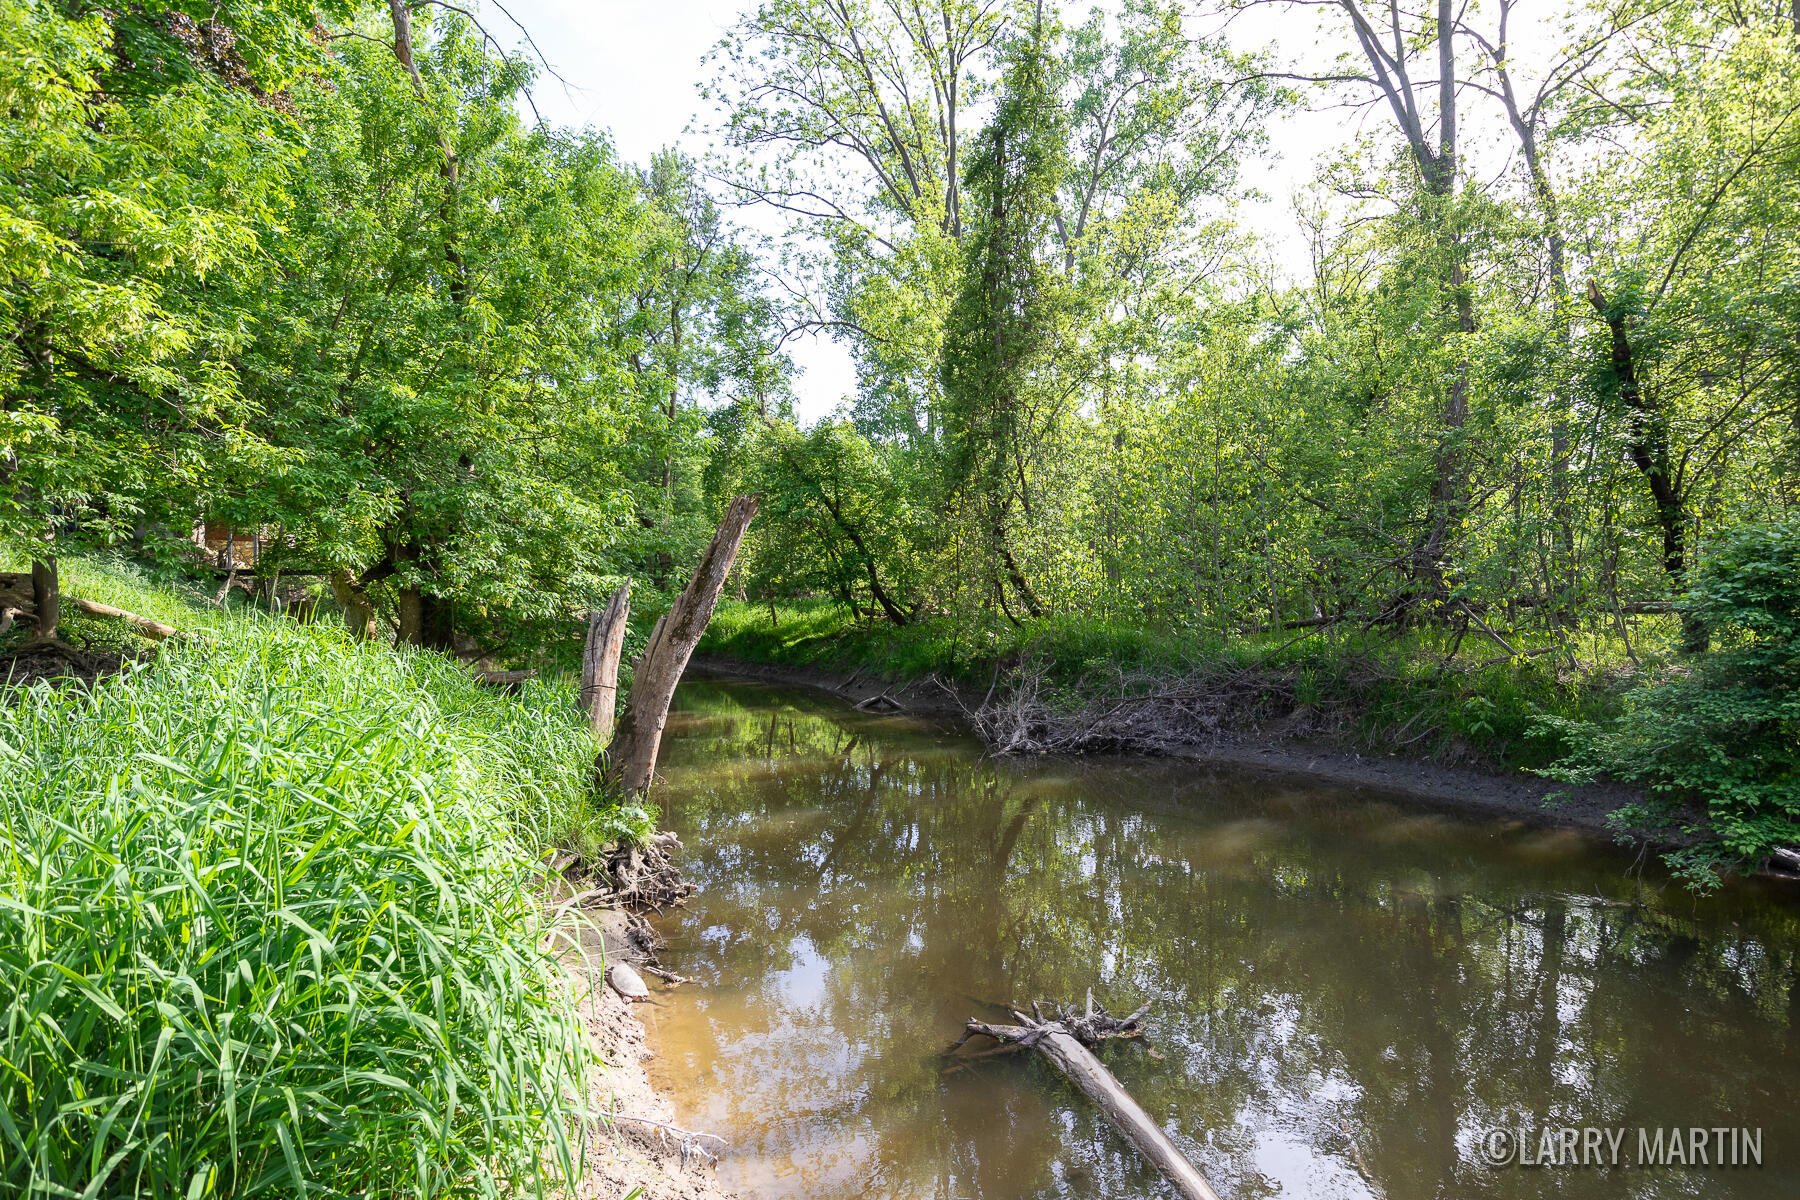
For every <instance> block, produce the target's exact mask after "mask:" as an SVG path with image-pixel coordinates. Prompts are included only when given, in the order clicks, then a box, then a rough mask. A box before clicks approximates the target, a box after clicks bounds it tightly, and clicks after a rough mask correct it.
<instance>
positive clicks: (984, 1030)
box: [951, 990, 1219, 1200]
mask: <svg viewBox="0 0 1800 1200" xmlns="http://www.w3.org/2000/svg"><path fill="white" fill-rule="evenodd" d="M1032 1011H1033V1013H1034V1015H1033V1016H1030V1017H1028V1016H1026V1015H1025V1014H1024V1013H1019V1012H1015V1013H1013V1016H1014V1018H1016V1019H1017V1020H1018V1022H1019V1023H1018V1024H1017V1025H996V1024H991V1023H989V1022H986V1021H978V1020H976V1019H974V1018H973V1017H971V1018H970V1019H969V1024H968V1028H967V1031H966V1032H965V1033H964V1034H963V1036H962V1039H961V1041H958V1042H957V1043H956V1044H955V1045H953V1046H952V1047H951V1050H952V1051H953V1052H954V1051H955V1050H956V1049H958V1048H959V1047H961V1046H962V1045H963V1044H964V1043H966V1042H967V1041H968V1040H969V1039H970V1038H971V1037H976V1036H980V1037H988V1038H993V1039H994V1040H995V1041H998V1042H1000V1043H1002V1044H1004V1045H1016V1046H1019V1047H1021V1048H1029V1049H1033V1050H1036V1051H1037V1052H1038V1053H1039V1054H1042V1055H1043V1056H1044V1058H1045V1059H1046V1060H1047V1061H1048V1062H1049V1063H1050V1065H1051V1066H1053V1067H1055V1068H1056V1069H1057V1070H1058V1071H1060V1072H1062V1074H1063V1075H1064V1076H1065V1077H1066V1078H1067V1079H1068V1080H1069V1082H1070V1083H1072V1084H1074V1085H1075V1086H1076V1087H1077V1088H1079V1089H1080V1090H1081V1092H1082V1093H1083V1094H1084V1095H1086V1096H1087V1097H1088V1099H1090V1100H1092V1101H1093V1102H1094V1104H1095V1105H1096V1106H1097V1107H1098V1108H1099V1109H1100V1111H1101V1113H1102V1114H1104V1115H1105V1117H1106V1119H1107V1120H1108V1121H1110V1122H1111V1123H1112V1125H1113V1127H1114V1128H1115V1129H1117V1130H1118V1131H1119V1132H1120V1133H1121V1134H1123V1135H1124V1137H1125V1140H1126V1141H1128V1142H1130V1143H1131V1145H1132V1148H1133V1149H1135V1150H1136V1151H1137V1152H1138V1153H1139V1154H1140V1155H1142V1156H1143V1158H1144V1160H1145V1161H1146V1162H1148V1163H1149V1164H1150V1165H1151V1166H1153V1167H1155V1168H1156V1169H1157V1170H1158V1171H1160V1172H1162V1174H1163V1177H1164V1178H1166V1179H1167V1180H1168V1181H1169V1182H1170V1183H1171V1184H1173V1185H1174V1187H1175V1192H1176V1194H1177V1195H1179V1196H1181V1197H1182V1198H1183V1200H1219V1195H1218V1193H1217V1192H1215V1191H1213V1190H1212V1187H1211V1186H1210V1185H1209V1184H1208V1183H1207V1182H1206V1179H1205V1177H1204V1176H1202V1175H1201V1174H1200V1170H1199V1168H1197V1167H1195V1166H1194V1164H1193V1163H1191V1162H1189V1161H1188V1159H1187V1156H1186V1155H1184V1154H1182V1152H1181V1151H1180V1150H1179V1149H1178V1148H1177V1147H1176V1145H1175V1143H1174V1142H1172V1141H1170V1140H1169V1135H1168V1134H1166V1133H1164V1132H1163V1130H1162V1127H1161V1126H1160V1125H1158V1124H1157V1123H1156V1122H1155V1121H1153V1120H1152V1119H1151V1118H1150V1114H1148V1113H1146V1112H1145V1111H1144V1109H1143V1106H1142V1105H1140V1104H1139V1103H1138V1102H1137V1101H1136V1100H1133V1099H1132V1098H1131V1093H1129V1092H1127V1091H1126V1090H1125V1088H1124V1085H1122V1084H1121V1083H1120V1082H1119V1081H1118V1079H1117V1078H1116V1077H1114V1075H1113V1073H1112V1072H1111V1071H1109V1070H1107V1069H1106V1065H1105V1064H1104V1063H1102V1062H1101V1061H1100V1060H1099V1059H1098V1058H1096V1057H1094V1054H1093V1052H1092V1051H1091V1050H1090V1049H1089V1047H1090V1046H1094V1045H1098V1044H1099V1043H1100V1042H1103V1041H1107V1040H1110V1039H1114V1038H1130V1037H1136V1036H1138V1034H1139V1033H1140V1032H1141V1031H1142V1029H1143V1020H1144V1016H1145V1015H1146V1014H1147V1013H1148V1012H1149V1011H1150V1006H1149V1005H1148V1004H1146V1005H1144V1006H1143V1007H1142V1008H1140V1009H1138V1010H1137V1011H1136V1012H1134V1013H1132V1014H1131V1015H1130V1016H1129V1017H1124V1018H1118V1017H1112V1016H1108V1015H1107V1013H1106V1011H1105V1010H1104V1009H1100V1010H1096V1009H1095V1008H1094V994H1093V992H1092V991H1091V990H1090V991H1089V992H1088V998H1087V1009H1086V1011H1085V1012H1083V1013H1080V1014H1077V1013H1076V1012H1075V1010H1074V1009H1072V1008H1070V1009H1064V1010H1063V1011H1062V1012H1060V1013H1058V1014H1057V1015H1055V1016H1054V1017H1051V1018H1050V1019H1048V1020H1046V1019H1045V1018H1044V1015H1043V1011H1042V1009H1041V1008H1039V1007H1038V1006H1037V1005H1033V1006H1032Z"/></svg>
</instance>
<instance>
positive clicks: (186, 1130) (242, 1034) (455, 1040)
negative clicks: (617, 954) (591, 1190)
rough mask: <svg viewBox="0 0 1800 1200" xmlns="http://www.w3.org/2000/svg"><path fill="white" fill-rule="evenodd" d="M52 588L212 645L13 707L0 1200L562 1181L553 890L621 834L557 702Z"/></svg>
mask: <svg viewBox="0 0 1800 1200" xmlns="http://www.w3.org/2000/svg"><path fill="white" fill-rule="evenodd" d="M64 586H65V588H66V590H67V591H68V592H69V593H70V594H72V595H78V596H83V597H86V598H91V599H95V600H101V601H103V602H106V603H109V604H114V605H117V606H119V607H123V608H127V609H130V610H131V611H134V612H138V613H142V614H144V615H147V616H153V617H156V618H158V619H160V620H163V621H166V622H168V623H170V624H174V625H176V626H178V627H179V628H181V629H183V630H188V631H193V632H195V633H198V634H200V635H201V636H199V637H195V638H192V639H189V640H185V641H181V642H169V643H165V644H164V645H163V646H162V647H161V648H160V650H159V652H158V656H157V659H156V661H155V663H154V665H134V664H128V665H127V666H126V668H125V670H124V671H123V672H122V673H121V674H120V675H118V676H116V677H113V678H111V679H108V680H105V681H102V682H101V683H99V684H98V685H96V686H94V687H92V688H91V689H79V688H78V689H74V690H56V689H52V688H50V687H47V686H44V685H39V686H37V687H33V688H30V689H17V688H14V689H11V690H10V691H8V692H7V693H5V694H4V695H3V696H0V700H3V703H0V820H3V821H4V822H5V829H6V844H5V846H4V847H0V869H3V870H4V875H5V880H4V883H3V884H0V1063H4V1065H5V1069H4V1070H3V1071H0V1194H16V1195H43V1196H50V1195H64V1196H79V1195H121V1194H134V1195H147V1196H177V1195H179V1196H184V1197H198V1196H202V1195H264V1194H279V1195H303V1194H306V1193H307V1192H316V1193H321V1194H339V1195H342V1194H363V1195H368V1196H395V1195H409V1196H444V1195H487V1196H495V1195H500V1194H503V1193H513V1192H516V1191H518V1190H520V1189H522V1188H523V1189H527V1190H529V1189H530V1188H531V1186H532V1184H533V1183H534V1181H540V1180H541V1179H542V1177H543V1175H544V1173H545V1171H546V1169H548V1170H550V1171H551V1173H552V1174H554V1173H555V1171H556V1167H557V1164H558V1163H560V1164H561V1165H562V1166H564V1167H567V1166H569V1165H570V1164H571V1163H572V1162H574V1161H575V1160H574V1159H572V1158H570V1157H569V1154H570V1150H569V1147H568V1144H567V1135H568V1134H569V1133H570V1131H571V1130H573V1129H574V1128H575V1125H574V1118H575V1116H576V1112H577V1106H578V1105H579V1103H580V1101H581V1097H582V1096H583V1094H584V1073H585V1071H586V1070H587V1061H586V1050H585V1048H584V1043H583V1042H582V1041H581V1040H580V1036H579V1031H578V1028H577V1026H576V1025H575V1024H574V1023H573V1021H572V1016H571V1012H570V1010H569V1007H568V999H567V997H566V995H565V993H564V989H563V986H562V984H561V981H560V977H559V976H558V975H557V974H556V971H555V967H554V964H553V963H552V962H551V961H550V960H549V959H548V958H547V957H546V956H545V955H544V953H543V952H542V950H541V949H540V947H541V945H542V933H543V930H542V918H541V910H540V906H539V903H538V901H537V899H536V895H537V893H538V890H539V885H540V884H541V881H542V869H541V867H540V866H539V863H540V859H541V855H542V853H543V851H544V849H545V847H546V846H548V845H550V844H552V843H556V842H566V841H569V840H573V839H579V838H582V837H603V836H605V835H606V833H607V832H608V831H609V830H608V822H617V821H618V820H619V819H620V816H619V814H617V813H616V812H615V813H594V812H591V811H589V810H588V808H587V806H586V801H585V798H584V796H583V780H584V778H585V771H586V767H587V764H588V763H589V762H590V761H591V759H592V754H593V749H592V743H591V740H590V739H589V738H588V736H587V735H586V733H585V732H584V731H583V730H581V729H580V728H578V727H577V726H576V725H575V724H574V722H573V721H572V720H571V719H570V717H569V714H568V706H567V697H566V696H563V695H562V694H561V693H558V692H553V691H551V690H550V689H542V690H539V691H533V690H530V689H527V690H526V692H525V693H524V694H523V695H522V696H521V697H518V698H511V697H505V696H501V695H497V694H494V693H492V692H490V691H486V690H484V689H481V688H480V687H478V686H477V685H476V684H475V683H474V682H473V680H472V679H471V678H470V677H469V675H468V673H467V671H466V670H463V669H461V668H459V667H458V666H457V665H456V664H454V663H451V662H448V661H447V660H445V659H443V658H441V657H439V656H436V655H432V654H425V653H410V652H407V651H405V650H401V651H395V650H392V649H389V648H387V647H384V646H362V645H355V644H353V643H351V642H350V641H349V640H348V639H347V638H345V637H344V636H343V635H342V634H341V633H340V632H339V631H337V630H336V629H334V628H328V627H323V626H300V625H296V624H294V623H292V622H289V621H286V620H283V619H279V618H271V617H266V616H260V615H257V614H254V613H247V612H232V611H225V610H222V609H219V608H216V607H214V606H210V605H207V604H203V603H190V602H188V601H187V600H185V599H184V598H183V597H182V595H181V594H179V593H177V592H175V591H172V590H168V589H164V588H159V587H155V586H152V585H151V584H149V583H148V582H147V581H146V580H144V579H143V578H142V577H140V576H136V575H134V574H133V573H132V572H131V571H129V570H128V569H124V568H119V567H109V566H107V565H105V564H97V563H83V562H69V563H67V564H66V565H65V568H64ZM67 633H68V634H69V636H71V637H72V638H75V639H82V640H89V641H106V642H110V643H113V644H116V645H117V646H118V647H119V648H121V649H124V650H137V649H140V648H141V647H140V646H137V645H133V644H132V643H133V642H134V640H135V635H134V634H131V633H129V632H127V631H125V629H124V628H123V627H121V626H119V625H117V624H116V623H107V622H96V621H91V620H90V619H86V618H79V617H77V618H74V619H72V621H71V625H70V628H69V629H68V630H67ZM559 1148H560V1153H559V1152H558V1150H559Z"/></svg>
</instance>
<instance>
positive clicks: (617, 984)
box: [606, 962, 650, 1001]
mask: <svg viewBox="0 0 1800 1200" xmlns="http://www.w3.org/2000/svg"><path fill="white" fill-rule="evenodd" d="M606 978H607V982H609V983H611V984H612V985H613V990H614V991H616V992H618V993H619V995H621V996H623V997H625V999H626V1000H628V1001H637V1000H648V999H649V998H650V989H649V987H648V986H646V985H645V983H644V977H643V976H642V975H639V974H638V973H637V972H636V971H634V970H632V967H631V964H630V963H623V962H616V963H614V964H613V965H612V967H611V969H609V970H608V971H607V972H606Z"/></svg>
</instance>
